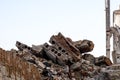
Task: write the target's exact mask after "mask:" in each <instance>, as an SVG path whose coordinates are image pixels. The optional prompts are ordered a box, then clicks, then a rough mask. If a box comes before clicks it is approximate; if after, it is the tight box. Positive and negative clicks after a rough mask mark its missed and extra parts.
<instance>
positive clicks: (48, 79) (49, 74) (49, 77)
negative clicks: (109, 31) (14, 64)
mask: <svg viewBox="0 0 120 80" xmlns="http://www.w3.org/2000/svg"><path fill="white" fill-rule="evenodd" d="M49 42H50V43H51V44H50V43H44V44H43V45H38V46H36V45H32V47H30V46H28V45H26V44H23V43H21V42H19V41H17V42H16V47H17V48H18V50H11V51H9V52H12V53H14V54H15V55H16V56H17V57H19V58H20V59H21V60H24V61H26V62H27V63H30V64H32V65H34V66H35V67H36V68H37V69H38V70H39V74H40V75H41V76H40V79H36V80H118V79H117V78H118V77H119V76H118V74H119V73H118V74H117V73H115V72H120V71H119V69H114V67H115V66H111V65H112V62H111V61H110V59H109V58H107V57H105V56H100V57H94V56H93V55H91V54H88V53H87V52H90V51H92V50H93V48H94V43H93V42H92V41H90V40H79V41H72V40H71V39H70V38H66V37H64V36H63V35H62V34H61V33H58V35H53V36H52V37H51V38H50V40H49ZM2 61H3V60H2ZM1 63H2V62H1V61H0V64H1ZM117 66H118V65H117ZM28 69H29V68H28ZM110 71H112V74H110ZM28 73H29V72H28ZM114 73H115V74H114ZM112 76H114V78H111V77H112ZM22 80H26V79H23V78H22Z"/></svg>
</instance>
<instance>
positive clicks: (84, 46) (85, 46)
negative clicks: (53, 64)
mask: <svg viewBox="0 0 120 80" xmlns="http://www.w3.org/2000/svg"><path fill="white" fill-rule="evenodd" d="M74 45H75V47H77V48H78V49H79V50H80V52H81V53H85V52H90V51H92V50H93V48H94V44H93V42H92V41H90V40H83V41H81V40H80V41H76V42H74Z"/></svg>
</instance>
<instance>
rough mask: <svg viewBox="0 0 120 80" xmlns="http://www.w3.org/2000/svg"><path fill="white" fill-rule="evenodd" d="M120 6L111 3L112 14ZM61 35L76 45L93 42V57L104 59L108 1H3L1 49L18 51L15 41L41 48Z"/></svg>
mask: <svg viewBox="0 0 120 80" xmlns="http://www.w3.org/2000/svg"><path fill="white" fill-rule="evenodd" d="M119 4H120V0H111V12H112V11H113V10H115V9H118V8H119ZM111 14H112V13H111ZM111 16H112V15H111ZM58 32H61V33H62V34H63V35H64V36H66V37H70V38H71V39H72V40H73V41H76V40H83V39H88V40H92V41H93V42H94V44H95V48H94V50H93V51H92V52H90V53H92V54H94V55H95V56H100V55H105V40H106V39H105V0H0V37H1V38H0V47H1V48H4V49H6V50H10V49H12V48H15V49H17V48H16V47H15V43H16V41H21V42H22V43H25V44H27V45H29V46H31V45H32V44H34V45H40V44H43V43H45V42H48V41H49V39H50V37H51V36H52V35H56V34H57V33H58Z"/></svg>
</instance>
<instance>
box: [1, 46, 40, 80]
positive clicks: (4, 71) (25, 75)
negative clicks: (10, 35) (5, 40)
mask: <svg viewBox="0 0 120 80" xmlns="http://www.w3.org/2000/svg"><path fill="white" fill-rule="evenodd" d="M0 80H41V77H40V73H39V70H38V69H37V68H36V67H35V66H34V65H33V64H30V63H28V62H26V61H24V60H22V59H21V58H20V57H18V56H16V54H14V53H12V52H10V51H5V50H3V49H1V48H0Z"/></svg>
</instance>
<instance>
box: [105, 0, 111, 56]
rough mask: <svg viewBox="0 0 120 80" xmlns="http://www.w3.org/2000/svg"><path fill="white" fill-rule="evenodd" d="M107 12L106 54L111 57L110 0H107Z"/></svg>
mask: <svg viewBox="0 0 120 80" xmlns="http://www.w3.org/2000/svg"><path fill="white" fill-rule="evenodd" d="M105 12H106V56H107V57H108V58H110V0H105Z"/></svg>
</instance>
